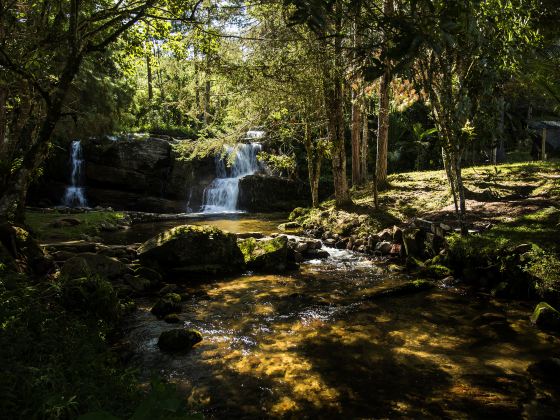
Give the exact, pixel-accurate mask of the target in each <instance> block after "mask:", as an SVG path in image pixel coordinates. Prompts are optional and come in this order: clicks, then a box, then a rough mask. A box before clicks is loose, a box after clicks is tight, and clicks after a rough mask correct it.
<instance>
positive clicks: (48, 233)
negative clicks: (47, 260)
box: [25, 211, 125, 242]
mask: <svg viewBox="0 0 560 420" xmlns="http://www.w3.org/2000/svg"><path fill="white" fill-rule="evenodd" d="M124 217H125V215H124V214H123V213H119V212H109V211H90V212H87V213H76V214H66V213H61V212H58V211H56V212H52V213H51V212H49V213H43V212H38V211H28V212H27V213H26V218H25V220H26V223H27V224H28V226H29V227H30V229H31V231H32V232H33V233H34V234H35V235H36V237H37V239H38V240H40V241H44V242H46V241H69V240H77V239H80V238H83V237H85V236H95V235H97V234H98V233H99V231H100V229H101V227H102V226H103V225H114V224H117V223H119V222H121V221H122V220H123V218H124ZM62 219H75V220H77V221H78V222H79V224H76V225H70V224H63V225H60V224H57V222H60V221H61V220H62Z"/></svg>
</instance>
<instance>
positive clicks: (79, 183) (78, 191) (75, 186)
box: [62, 140, 87, 207]
mask: <svg viewBox="0 0 560 420" xmlns="http://www.w3.org/2000/svg"><path fill="white" fill-rule="evenodd" d="M70 164H71V165H72V174H71V177H70V186H68V187H66V192H65V193H64V199H63V200H62V203H63V204H64V205H65V206H68V207H87V200H86V196H85V191H84V187H83V176H84V173H83V172H84V158H83V153H82V144H81V143H80V140H74V141H73V142H72V145H71V147H70Z"/></svg>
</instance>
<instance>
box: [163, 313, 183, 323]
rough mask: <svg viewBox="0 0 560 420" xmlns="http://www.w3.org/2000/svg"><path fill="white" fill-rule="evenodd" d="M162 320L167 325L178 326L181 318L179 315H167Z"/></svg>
mask: <svg viewBox="0 0 560 420" xmlns="http://www.w3.org/2000/svg"><path fill="white" fill-rule="evenodd" d="M163 320H164V321H165V322H167V323H168V324H178V323H180V322H181V318H179V315H177V314H168V315H165V317H164V318H163Z"/></svg>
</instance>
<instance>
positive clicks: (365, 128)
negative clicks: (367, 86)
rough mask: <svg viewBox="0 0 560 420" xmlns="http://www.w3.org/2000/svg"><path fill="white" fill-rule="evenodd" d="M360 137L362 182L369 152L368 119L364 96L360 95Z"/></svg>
mask: <svg viewBox="0 0 560 420" xmlns="http://www.w3.org/2000/svg"><path fill="white" fill-rule="evenodd" d="M361 105H362V138H361V144H360V168H361V169H360V174H361V176H362V183H366V182H367V179H368V168H367V162H368V154H369V151H368V150H369V144H368V143H369V121H368V112H367V106H366V101H365V97H362V104H361Z"/></svg>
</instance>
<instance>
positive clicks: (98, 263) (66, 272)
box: [60, 252, 128, 279]
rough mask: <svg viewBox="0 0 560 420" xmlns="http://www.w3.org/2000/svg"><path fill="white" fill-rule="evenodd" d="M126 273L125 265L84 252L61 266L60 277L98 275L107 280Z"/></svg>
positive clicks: (112, 259) (109, 258)
mask: <svg viewBox="0 0 560 420" xmlns="http://www.w3.org/2000/svg"><path fill="white" fill-rule="evenodd" d="M127 271H128V267H127V266H126V264H123V263H122V262H120V261H118V260H116V259H115V258H111V257H107V256H105V255H100V254H94V253H91V252H85V253H83V254H80V255H78V256H76V257H72V258H70V259H69V260H67V261H66V262H65V263H64V265H63V266H62V270H61V272H60V275H61V276H62V277H67V278H77V277H84V276H89V275H91V274H99V275H101V276H103V277H106V278H108V279H113V278H117V277H121V276H123V275H124V274H126V273H127Z"/></svg>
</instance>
